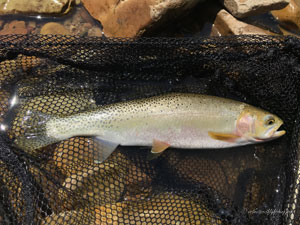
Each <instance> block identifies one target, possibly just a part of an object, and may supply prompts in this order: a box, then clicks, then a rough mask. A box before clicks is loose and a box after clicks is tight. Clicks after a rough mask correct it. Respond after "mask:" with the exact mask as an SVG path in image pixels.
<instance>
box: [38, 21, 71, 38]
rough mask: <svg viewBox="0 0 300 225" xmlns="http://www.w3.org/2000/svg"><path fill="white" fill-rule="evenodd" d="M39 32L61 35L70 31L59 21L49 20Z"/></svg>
mask: <svg viewBox="0 0 300 225" xmlns="http://www.w3.org/2000/svg"><path fill="white" fill-rule="evenodd" d="M40 33H41V34H63V35H69V34H70V32H69V31H68V30H67V29H66V28H65V27H64V26H63V25H61V24H60V23H55V22H49V23H46V24H45V25H44V26H43V27H42V29H41V32H40Z"/></svg>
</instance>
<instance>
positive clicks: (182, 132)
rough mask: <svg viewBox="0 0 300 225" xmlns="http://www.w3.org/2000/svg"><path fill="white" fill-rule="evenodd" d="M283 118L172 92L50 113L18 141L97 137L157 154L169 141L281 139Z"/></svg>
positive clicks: (215, 143)
mask: <svg viewBox="0 0 300 225" xmlns="http://www.w3.org/2000/svg"><path fill="white" fill-rule="evenodd" d="M35 116H36V115H35ZM282 123H283V122H282V120H281V119H280V118H278V117H277V116H275V115H273V114H271V113H268V112H266V111H264V110H261V109H258V108H256V107H253V106H250V105H248V104H245V103H242V102H237V101H233V100H230V99H225V98H219V97H214V96H207V95H198V94H166V95H162V96H156V97H151V98H146V99H139V100H133V101H128V102H120V103H115V104H111V105H106V106H101V107H99V108H98V109H95V110H92V111H87V112H82V113H78V114H75V115H71V116H67V117H61V118H59V117H51V116H49V118H47V119H45V122H44V124H43V126H44V129H43V132H44V133H42V134H41V133H40V134H38V135H34V130H35V128H34V127H33V129H30V128H29V129H28V132H27V134H28V135H27V137H26V138H25V139H23V140H22V141H18V140H16V144H17V145H18V146H19V147H21V148H23V149H36V148H40V147H44V146H46V145H48V144H51V143H55V142H58V141H61V140H64V139H67V138H70V137H74V136H96V137H97V138H98V139H99V140H102V141H105V142H107V143H110V144H112V143H113V147H114V148H115V147H116V146H117V145H124V146H131V145H136V146H151V145H153V144H155V146H153V148H152V152H154V153H156V152H162V151H163V150H165V149H166V148H167V147H169V146H171V147H176V148H227V147H234V146H241V145H246V144H253V143H256V142H261V141H268V140H271V139H274V138H277V137H279V136H281V135H283V134H284V133H285V132H284V131H277V130H278V128H279V127H280V126H281V125H282ZM39 130H41V129H39ZM25 136H26V131H25ZM39 136H40V137H41V136H42V137H41V138H40V139H39V138H38V137H39ZM30 137H32V138H30Z"/></svg>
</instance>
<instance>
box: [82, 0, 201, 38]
mask: <svg viewBox="0 0 300 225" xmlns="http://www.w3.org/2000/svg"><path fill="white" fill-rule="evenodd" d="M201 1H203V0H164V1H162V0H126V1H123V0H101V1H99V0H82V2H83V5H84V6H85V8H86V9H87V10H88V11H89V13H90V14H91V15H92V16H93V17H94V18H95V19H97V20H99V21H100V22H101V23H102V25H103V31H104V34H105V35H106V36H109V37H135V36H139V35H141V34H143V33H144V32H145V31H146V30H147V29H149V28H152V27H154V26H157V25H158V24H160V23H162V22H163V21H165V20H167V19H168V18H174V17H177V16H179V15H181V14H183V13H184V12H186V11H187V10H188V9H190V8H192V7H193V6H194V5H196V4H197V3H198V2H201Z"/></svg>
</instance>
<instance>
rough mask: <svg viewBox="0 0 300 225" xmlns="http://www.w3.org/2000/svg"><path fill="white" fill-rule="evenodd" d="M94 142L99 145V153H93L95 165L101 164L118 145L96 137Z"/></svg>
mask: <svg viewBox="0 0 300 225" xmlns="http://www.w3.org/2000/svg"><path fill="white" fill-rule="evenodd" d="M96 140H97V141H98V143H99V144H100V146H99V151H97V152H95V153H94V156H95V160H94V162H95V163H102V162H103V161H104V160H106V159H107V158H108V157H109V156H110V155H111V153H113V151H114V150H115V149H116V148H117V147H118V145H119V144H118V143H114V142H110V141H106V140H103V139H101V138H100V137H96Z"/></svg>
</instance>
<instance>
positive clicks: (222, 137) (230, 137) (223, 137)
mask: <svg viewBox="0 0 300 225" xmlns="http://www.w3.org/2000/svg"><path fill="white" fill-rule="evenodd" d="M208 135H209V136H210V137H211V138H213V139H215V140H219V141H226V142H234V141H235V140H236V139H238V138H240V136H238V135H236V134H226V133H217V132H211V131H209V132H208Z"/></svg>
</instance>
